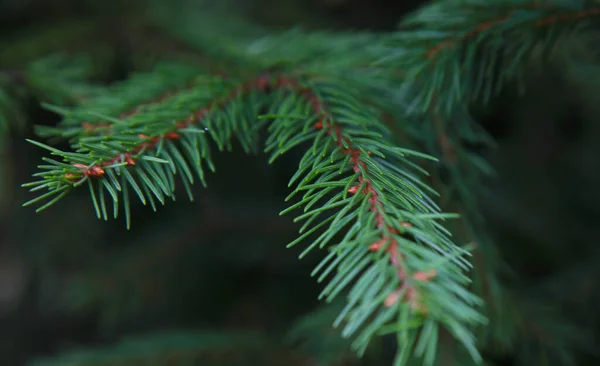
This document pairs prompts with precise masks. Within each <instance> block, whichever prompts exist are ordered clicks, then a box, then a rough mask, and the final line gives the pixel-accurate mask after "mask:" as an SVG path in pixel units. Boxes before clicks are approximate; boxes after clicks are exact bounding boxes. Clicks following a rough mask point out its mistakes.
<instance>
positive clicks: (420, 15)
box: [379, 0, 600, 114]
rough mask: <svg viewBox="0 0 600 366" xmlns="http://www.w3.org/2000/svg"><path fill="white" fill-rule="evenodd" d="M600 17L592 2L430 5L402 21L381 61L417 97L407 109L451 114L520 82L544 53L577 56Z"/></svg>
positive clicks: (546, 56)
mask: <svg viewBox="0 0 600 366" xmlns="http://www.w3.org/2000/svg"><path fill="white" fill-rule="evenodd" d="M598 15H600V8H598V6H597V4H595V3H594V2H593V1H582V2H563V1H544V2H540V3H536V4H532V3H531V1H527V0H511V1H505V0H503V1H480V0H464V1H438V2H433V3H431V4H429V5H426V6H424V7H422V8H421V9H419V10H418V11H416V12H414V13H412V14H410V15H409V16H408V17H406V18H405V19H404V20H403V21H402V22H401V23H400V28H401V30H399V31H397V32H395V33H394V34H393V35H392V36H391V39H390V40H388V41H387V43H388V45H389V47H390V48H389V52H388V53H387V54H386V56H385V57H383V58H382V59H381V60H380V61H379V64H381V65H388V66H392V65H393V66H394V67H396V68H397V69H399V70H402V74H403V75H404V77H405V85H404V86H403V90H407V91H408V90H410V91H411V93H412V94H414V98H411V99H410V103H409V105H408V106H407V108H408V112H409V113H417V114H424V113H427V111H428V110H430V109H431V107H432V106H434V107H435V108H439V109H440V111H443V112H444V114H449V113H451V111H452V109H453V108H454V107H455V106H456V105H459V104H462V103H465V102H472V101H475V100H483V101H484V102H488V101H489V100H490V98H491V97H492V96H493V95H494V94H495V93H498V92H499V91H500V90H501V89H502V87H503V86H504V84H505V83H506V82H507V81H509V80H516V81H518V82H520V83H522V79H523V75H524V74H525V71H526V66H527V65H528V63H529V62H530V61H531V60H532V58H534V57H535V56H536V55H537V54H538V53H539V52H538V51H540V50H541V53H542V54H541V55H539V57H538V59H539V60H542V61H543V62H547V60H550V59H552V58H553V56H555V54H556V51H557V49H559V48H560V47H563V48H564V50H563V54H565V55H566V56H565V57H567V58H573V55H571V53H572V51H573V44H579V43H580V42H585V40H586V36H588V35H591V34H592V32H594V31H595V29H594V27H593V24H594V23H593V21H592V20H593V19H594V18H595V17H597V16H598ZM587 53H588V56H589V53H590V52H589V50H588V51H587ZM435 95H437V97H436V96H435Z"/></svg>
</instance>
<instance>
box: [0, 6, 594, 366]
mask: <svg viewBox="0 0 600 366" xmlns="http://www.w3.org/2000/svg"><path fill="white" fill-rule="evenodd" d="M165 1H167V0H165ZM167 2H168V1H167ZM421 3H422V1H416V0H411V1H396V2H393V1H383V0H369V1H367V0H246V1H239V2H237V3H236V4H237V5H236V9H235V10H236V12H241V13H243V14H245V15H246V16H247V17H248V18H250V19H252V20H254V21H256V22H258V23H261V24H265V25H269V26H275V27H282V28H286V27H290V26H294V25H298V24H300V25H303V26H304V27H307V28H316V29H319V28H325V29H370V30H377V31H386V30H392V29H393V28H394V27H395V25H396V24H397V22H398V21H399V20H400V18H401V17H402V15H403V14H404V13H406V12H407V11H410V10H413V9H415V8H416V7H418V6H419V5H420V4H421ZM144 6H145V2H144V1H140V0H138V1H131V2H122V1H112V0H109V1H95V0H85V1H81V0H54V1H44V0H2V1H0V76H1V77H2V78H3V79H1V78H0V82H2V80H4V82H5V83H7V84H5V85H13V86H14V85H17V86H18V85H19V83H18V82H15V80H17V81H18V78H19V77H21V74H20V69H21V68H22V67H23V65H25V64H26V63H27V62H30V61H33V60H35V59H37V58H38V57H41V56H43V55H47V54H52V53H55V52H57V51H63V52H65V53H66V54H69V53H76V52H78V51H79V50H80V49H84V48H86V47H89V48H94V49H95V51H94V52H93V53H92V54H93V55H94V56H93V57H94V59H93V62H94V65H99V66H95V68H94V69H93V73H94V76H93V79H94V81H95V82H97V83H108V82H112V81H115V80H122V79H124V78H126V77H127V75H128V74H129V73H130V72H132V71H135V70H137V69H138V68H140V69H143V68H144V67H146V65H145V64H144V60H140V59H139V58H138V54H136V53H134V52H132V51H131V50H132V49H137V48H136V47H138V46H139V45H140V44H144V42H146V43H148V45H149V46H148V47H151V48H152V49H153V52H154V53H157V54H160V53H161V52H162V53H168V52H172V50H173V48H176V49H177V47H178V45H177V44H176V42H174V41H172V40H170V39H169V38H161V36H160V35H157V32H158V31H157V30H155V29H153V28H152V27H148V28H144V27H139V26H138V24H140V23H143V22H144V19H143V18H144V9H145V8H144ZM231 6H233V5H231ZM140 29H142V30H140ZM145 37H150V38H145ZM359 51H360V50H357V52H359ZM530 80H531V82H530V85H529V86H528V89H527V92H526V93H525V95H523V96H519V95H517V94H516V93H514V92H513V91H512V90H508V91H507V92H506V93H504V94H503V95H501V96H500V97H499V98H497V99H496V100H495V101H494V103H493V106H492V108H490V110H488V111H487V112H486V113H482V114H481V119H480V121H481V123H482V124H483V125H484V126H485V127H486V129H487V130H488V131H489V132H490V133H491V134H492V136H493V137H495V138H496V139H497V141H498V144H499V147H498V148H497V149H494V150H490V151H485V152H484V154H485V156H486V158H487V159H488V160H489V161H490V162H491V163H492V165H493V166H494V167H495V169H496V170H497V172H498V178H497V179H495V180H490V181H489V182H487V183H486V184H487V185H488V186H487V188H489V189H490V191H491V192H492V194H488V195H486V196H485V197H484V199H483V200H482V202H481V203H482V207H481V209H482V211H483V212H484V214H485V217H486V222H487V228H488V230H489V233H490V235H491V236H492V237H493V238H494V239H495V240H496V243H497V245H498V248H499V251H500V253H501V254H502V256H503V259H504V261H505V262H506V263H509V264H510V266H511V267H512V269H513V270H514V272H513V273H512V275H511V276H507V278H505V281H506V283H508V284H509V285H510V286H511V287H512V288H515V289H517V291H518V293H519V294H520V296H521V297H520V299H519V300H520V301H522V302H523V303H527V301H528V298H529V296H530V295H531V297H536V298H537V299H539V298H540V297H542V298H545V299H547V301H546V305H547V306H548V307H549V308H551V309H553V311H557V312H559V313H560V314H561V315H563V316H564V317H565V318H567V319H568V321H569V323H570V324H571V325H572V326H573V327H574V328H573V329H575V331H576V332H578V333H579V334H580V335H584V336H583V339H584V340H586V341H587V342H589V343H590V344H592V345H598V347H592V348H600V343H599V341H598V339H599V338H598V335H599V332H600V317H599V315H600V312H598V310H597V309H598V307H599V306H598V304H600V281H598V279H600V266H599V265H598V264H600V245H599V243H600V225H599V224H598V223H599V222H600V189H598V187H600V158H599V157H600V143H599V141H600V139H599V138H600V123H598V118H599V117H600V93H599V92H598V91H600V85H598V84H594V83H593V82H589V80H594V79H593V78H586V77H585V75H580V74H578V73H577V72H573V73H572V74H569V75H565V74H563V73H561V74H559V73H553V72H551V71H548V72H540V74H539V75H532V76H531V77H530ZM595 80H600V78H595ZM8 83H10V84H8ZM0 85H1V84H0ZM17 86H15V87H11V88H7V89H5V93H4V94H1V95H0V110H1V109H2V108H4V110H5V111H9V112H7V113H6V114H5V116H8V117H7V118H10V123H9V126H10V127H9V129H8V130H5V131H4V132H2V134H1V144H0V365H2V366H20V365H26V364H28V363H29V362H32V361H33V360H35V359H37V358H39V357H52V356H53V355H54V354H56V353H58V352H61V351H63V350H68V349H75V348H82V347H88V346H103V345H109V344H111V343H112V342H115V341H116V340H118V339H120V338H121V337H122V336H123V335H129V334H143V333H144V332H147V331H156V330H165V329H166V330H168V329H178V328H183V327H195V328H202V329H204V328H205V329H211V330H219V331H226V330H227V331H229V330H240V329H243V330H248V331H253V332H258V333H259V334H261V335H267V336H268V337H273V338H277V337H280V336H281V335H283V334H287V335H289V331H290V329H292V328H294V327H296V328H297V329H298V331H297V333H296V334H299V335H296V336H290V342H289V344H290V349H293V350H299V351H298V352H296V353H295V351H290V350H289V349H281V350H278V351H277V352H275V353H274V355H273V356H272V358H270V362H272V364H275V365H277V364H280V365H288V364H289V365H291V364H298V365H321V364H323V365H324V364H326V363H319V362H323V361H318V362H317V361H316V360H317V359H319V360H320V359H321V358H322V359H327V357H328V355H329V353H331V354H332V355H334V356H331V357H332V359H334V360H335V362H337V363H334V364H338V365H353V364H357V363H356V362H357V361H356V360H355V359H354V358H353V356H352V355H345V356H343V357H341V358H340V357H339V355H343V354H344V352H343V351H340V350H343V349H344V347H345V346H346V344H345V343H344V342H341V341H337V340H336V339H337V338H335V337H333V336H332V338H328V337H325V336H324V334H325V333H326V332H328V331H327V330H323V331H321V332H316V331H314V329H313V332H314V333H311V332H310V331H306V332H305V333H302V332H303V329H305V328H302V326H301V325H302V324H304V323H299V322H300V320H301V319H302V316H305V315H307V314H310V313H311V311H314V310H315V309H317V308H318V307H317V306H318V304H319V303H318V301H317V300H316V298H317V295H318V293H319V289H320V285H319V284H317V283H316V281H315V280H314V279H313V278H311V277H309V273H310V271H311V269H312V268H313V266H314V265H315V263H317V262H318V261H319V259H320V258H319V255H318V254H315V255H312V256H309V257H308V258H307V259H305V260H302V261H299V260H298V259H297V256H298V254H299V252H298V249H285V244H286V243H287V242H289V241H290V240H291V239H293V238H294V237H295V235H296V231H297V227H296V226H295V225H294V224H293V223H292V222H291V217H281V216H279V215H278V213H279V212H280V211H281V210H282V209H283V208H285V203H284V202H283V199H284V197H285V196H286V195H287V193H288V188H287V180H288V179H289V178H290V177H291V175H292V174H293V172H294V171H295V169H296V164H297V157H295V156H293V155H291V156H289V157H286V158H284V159H282V160H280V161H279V162H277V163H276V164H275V165H274V166H268V165H267V163H266V159H265V157H264V156H246V155H244V154H243V153H242V152H241V149H237V150H236V151H235V152H233V153H227V154H220V155H216V166H217V167H218V168H217V174H211V175H209V177H208V186H209V188H208V189H202V188H200V187H196V189H195V195H196V200H195V201H194V202H188V201H186V200H179V201H178V202H176V203H170V204H167V205H166V207H164V208H162V209H160V210H159V211H158V212H157V213H153V212H152V211H151V210H150V209H148V208H147V207H141V206H134V208H133V215H132V216H133V227H132V229H131V230H130V231H127V230H125V228H124V224H123V222H122V220H117V221H109V222H103V221H99V220H97V219H96V218H95V214H94V211H93V207H92V205H91V203H90V200H89V197H88V192H87V191H86V190H81V192H77V193H75V194H72V195H70V196H68V197H67V198H65V199H64V200H62V201H61V202H60V203H59V204H57V205H55V206H54V207H53V208H51V209H50V210H47V211H44V212H42V213H40V214H35V213H34V212H33V210H32V209H31V208H22V207H21V204H22V203H23V202H25V201H26V200H27V199H28V195H27V193H26V191H25V190H24V189H22V188H20V185H21V184H22V183H24V182H27V181H30V179H31V178H30V176H31V174H32V173H34V172H35V171H36V165H37V164H39V162H40V158H41V156H42V155H41V154H42V151H40V149H37V148H35V147H34V146H32V145H31V144H28V143H26V142H25V138H32V137H34V134H33V129H32V126H33V125H34V124H36V125H52V124H54V123H56V122H57V121H58V117H57V116H56V115H55V114H53V113H51V112H49V111H47V110H44V109H42V108H41V107H40V101H41V100H40V99H42V98H40V97H39V96H38V95H31V94H28V93H27V92H26V91H24V90H20V89H19V88H18V87H17ZM17 104H18V105H19V108H11V107H12V106H15V105H17ZM323 316H325V317H326V316H327V314H325V315H323ZM307 319H308V320H310V319H311V318H307ZM299 324H300V325H299ZM325 324H326V323H325ZM304 325H306V324H304ZM306 327H308V328H310V327H309V326H306ZM308 328H306V329H308ZM392 343H393V342H392ZM388 348H389V349H388ZM588 348H589V347H588ZM513 351H514V350H507V351H505V352H499V353H498V354H497V355H493V357H490V364H491V365H492V364H495V365H512V364H514V360H513V357H512V356H513ZM514 352H516V351H514ZM392 354H393V348H391V347H389V345H385V344H384V347H383V348H382V349H379V350H376V352H375V355H374V356H372V357H373V358H372V360H371V362H372V363H371V364H372V365H375V364H382V365H385V364H389V363H386V362H389V357H390V355H392ZM315 355H318V357H317V356H315ZM319 357H321V358H319ZM336 357H337V359H336ZM580 357H581V358H580V364H594V362H596V361H598V359H597V358H595V356H594V355H590V354H589V353H585V352H583V351H581V355H580ZM246 360H247V358H246ZM594 360H596V361H594ZM215 362H216V361H215ZM365 362H366V361H365ZM203 364H207V365H208V364H209V363H208V362H207V363H203ZM214 364H217V363H214ZM233 364H235V363H233ZM541 364H542V363H540V365H541ZM157 365H159V364H158V363H157ZM165 365H166V364H165ZM532 366H533V365H532Z"/></svg>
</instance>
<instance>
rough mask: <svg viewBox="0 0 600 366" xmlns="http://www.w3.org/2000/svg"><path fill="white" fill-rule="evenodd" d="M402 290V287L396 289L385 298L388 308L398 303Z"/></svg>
mask: <svg viewBox="0 0 600 366" xmlns="http://www.w3.org/2000/svg"><path fill="white" fill-rule="evenodd" d="M401 292H402V290H400V289H397V290H394V292H392V293H391V294H389V295H388V296H387V297H386V298H385V300H384V301H383V303H384V305H385V306H386V307H388V308H389V307H392V306H394V304H395V303H397V302H398V300H399V299H400V293H401Z"/></svg>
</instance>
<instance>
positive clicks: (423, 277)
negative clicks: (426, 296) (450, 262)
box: [413, 269, 437, 282]
mask: <svg viewBox="0 0 600 366" xmlns="http://www.w3.org/2000/svg"><path fill="white" fill-rule="evenodd" d="M435 276H437V271H436V270H435V269H430V270H429V271H427V272H423V271H418V272H416V273H415V274H414V275H413V278H414V279H415V280H417V281H423V282H429V281H431V280H432V279H433V278H434V277H435Z"/></svg>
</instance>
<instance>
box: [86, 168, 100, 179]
mask: <svg viewBox="0 0 600 366" xmlns="http://www.w3.org/2000/svg"><path fill="white" fill-rule="evenodd" d="M84 174H85V175H88V176H90V177H95V178H98V177H101V176H103V175H104V169H102V168H100V167H99V166H97V165H94V166H93V167H91V168H89V169H88V170H87V171H85V172H84Z"/></svg>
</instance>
